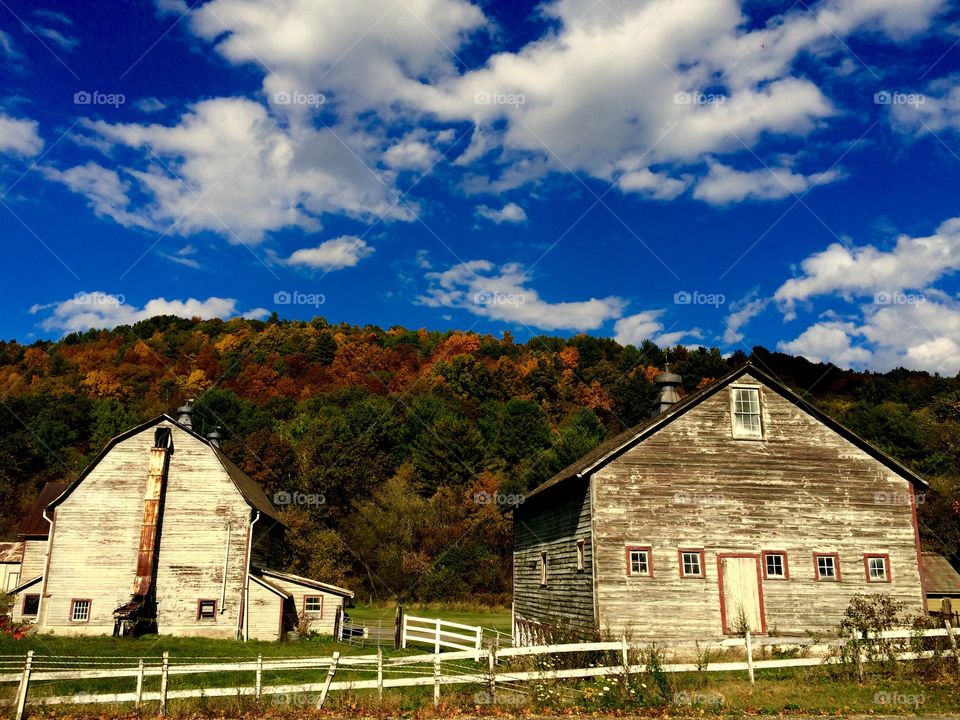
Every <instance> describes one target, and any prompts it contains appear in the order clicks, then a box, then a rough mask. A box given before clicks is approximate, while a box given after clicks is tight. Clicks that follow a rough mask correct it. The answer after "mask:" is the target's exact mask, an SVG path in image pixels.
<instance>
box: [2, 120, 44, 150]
mask: <svg viewBox="0 0 960 720" xmlns="http://www.w3.org/2000/svg"><path fill="white" fill-rule="evenodd" d="M38 127H39V125H38V123H37V122H36V121H35V120H22V119H18V118H12V117H9V116H8V115H3V114H0V153H7V154H10V155H21V156H25V157H31V156H33V155H36V154H37V153H39V152H40V151H41V150H43V140H42V139H41V138H40V135H39V133H38V132H37V128H38Z"/></svg>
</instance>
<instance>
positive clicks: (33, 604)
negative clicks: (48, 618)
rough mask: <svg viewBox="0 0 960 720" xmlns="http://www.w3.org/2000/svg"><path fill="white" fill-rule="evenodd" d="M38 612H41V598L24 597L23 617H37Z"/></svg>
mask: <svg viewBox="0 0 960 720" xmlns="http://www.w3.org/2000/svg"><path fill="white" fill-rule="evenodd" d="M38 612H40V596H39V595H24V596H23V616H24V617H36V616H37V613H38Z"/></svg>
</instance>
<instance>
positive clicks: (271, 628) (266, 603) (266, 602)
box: [250, 582, 283, 640]
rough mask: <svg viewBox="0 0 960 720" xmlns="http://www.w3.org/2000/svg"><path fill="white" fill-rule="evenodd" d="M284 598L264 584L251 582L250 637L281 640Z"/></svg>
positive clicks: (252, 638)
mask: <svg viewBox="0 0 960 720" xmlns="http://www.w3.org/2000/svg"><path fill="white" fill-rule="evenodd" d="M282 612H283V598H281V597H279V596H278V595H277V594H276V593H273V592H270V591H269V590H267V589H266V588H265V587H263V586H262V585H258V584H257V583H255V582H251V583H250V639H251V640H280V639H281V638H280V614H281V613H282Z"/></svg>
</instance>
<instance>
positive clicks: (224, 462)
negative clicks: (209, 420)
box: [41, 414, 283, 525]
mask: <svg viewBox="0 0 960 720" xmlns="http://www.w3.org/2000/svg"><path fill="white" fill-rule="evenodd" d="M164 421H167V422H170V423H172V424H173V425H176V426H177V427H178V428H179V429H180V430H183V431H184V432H186V433H189V434H190V435H192V436H193V437H194V438H196V439H197V440H199V441H200V442H202V443H204V444H205V445H207V446H208V447H209V448H210V449H211V450H212V451H213V454H214V457H216V458H217V460H218V461H219V462H220V465H221V466H222V467H223V469H224V471H225V472H226V473H227V475H228V476H229V477H230V479H231V480H232V481H233V484H234V485H235V486H236V488H237V490H239V491H240V494H241V495H242V496H243V499H244V500H246V501H247V504H248V505H249V506H250V507H252V508H253V509H254V510H259V511H260V512H261V513H263V514H264V515H266V516H267V517H269V518H270V519H271V520H273V521H275V522H277V523H279V524H281V525H283V520H281V519H280V515H279V514H278V513H277V510H276V508H274V507H273V505H272V504H271V503H270V500H269V499H268V498H267V496H266V494H265V493H264V492H263V488H261V487H260V485H259V484H258V483H257V481H256V480H254V479H253V478H252V477H250V476H249V475H247V474H246V473H245V472H244V471H243V470H241V469H240V468H239V467H237V465H236V464H235V463H234V462H233V461H232V460H230V458H228V457H227V456H226V455H224V454H223V452H222V451H221V450H220V448H218V447H217V446H216V445H214V444H213V443H211V442H210V441H209V440H207V439H206V438H205V437H203V436H202V435H200V434H199V433H196V432H194V431H193V429H192V428H188V427H187V426H186V425H181V424H180V423H179V422H177V421H176V420H174V419H173V418H172V417H170V416H169V415H166V414H164V415H158V416H157V417H155V418H153V419H152V420H148V421H147V422H145V423H141V424H140V425H137V426H136V427H133V428H130V429H129V430H127V431H126V432H124V433H121V434H120V435H117V436H116V437H115V438H113V439H112V440H111V441H110V442H108V443H107V444H106V446H105V447H104V448H103V450H101V451H100V452H99V453H98V454H97V456H96V457H95V458H94V459H93V461H92V462H91V463H90V464H89V465H87V467H85V468H84V469H83V472H81V473H80V475H78V476H77V479H76V480H74V481H73V482H72V483H70V485H69V486H68V487H66V489H65V490H64V491H63V494H61V495H60V496H59V497H57V498H56V502H54V503H51V504H52V505H53V506H56V505H59V504H60V503H61V502H63V501H64V500H65V499H66V498H67V497H69V495H70V493H72V492H73V491H74V490H75V489H76V488H77V486H78V485H79V484H80V483H81V482H83V479H84V478H85V477H86V476H87V475H89V474H90V472H91V471H92V470H93V469H94V468H95V467H96V466H97V464H98V463H99V462H100V461H101V460H103V458H104V457H105V456H106V455H107V453H108V452H110V451H111V450H112V449H113V448H114V446H115V445H116V444H117V443H119V442H121V441H123V440H126V439H127V438H129V437H132V436H134V435H136V434H137V433H140V432H143V431H144V430H147V429H149V428H151V427H153V426H154V425H157V424H159V423H161V422H164ZM174 452H176V450H174ZM41 512H42V510H41Z"/></svg>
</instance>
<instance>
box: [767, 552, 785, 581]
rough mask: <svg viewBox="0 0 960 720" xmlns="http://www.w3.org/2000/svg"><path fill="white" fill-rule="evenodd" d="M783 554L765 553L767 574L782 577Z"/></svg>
mask: <svg viewBox="0 0 960 720" xmlns="http://www.w3.org/2000/svg"><path fill="white" fill-rule="evenodd" d="M783 575H784V572H783V555H767V576H768V577H783Z"/></svg>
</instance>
